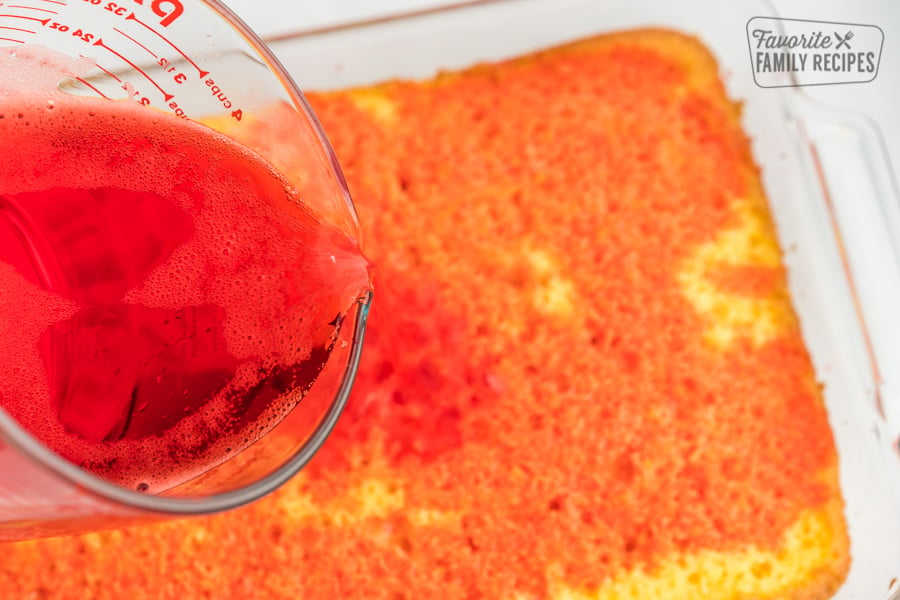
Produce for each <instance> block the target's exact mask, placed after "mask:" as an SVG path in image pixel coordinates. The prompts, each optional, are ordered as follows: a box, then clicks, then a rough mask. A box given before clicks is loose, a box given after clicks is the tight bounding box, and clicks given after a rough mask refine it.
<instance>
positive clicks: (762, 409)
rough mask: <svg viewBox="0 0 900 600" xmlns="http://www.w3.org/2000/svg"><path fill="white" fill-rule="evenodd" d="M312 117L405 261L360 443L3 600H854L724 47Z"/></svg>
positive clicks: (365, 367) (410, 87) (34, 550)
mask: <svg viewBox="0 0 900 600" xmlns="http://www.w3.org/2000/svg"><path fill="white" fill-rule="evenodd" d="M309 96H310V101H311V103H312V104H313V106H314V108H315V110H316V112H317V114H318V115H319V117H320V119H321V120H322V122H323V125H324V127H325V130H326V131H327V132H328V134H329V138H330V139H331V141H332V143H333V144H334V146H335V150H336V154H337V155H338V157H339V159H340V160H341V163H342V166H343V168H344V171H345V174H346V176H347V180H348V184H349V186H350V189H351V193H352V195H353V197H354V200H355V203H356V205H357V207H358V210H359V212H360V217H361V220H362V225H363V233H364V243H365V247H366V248H367V254H368V255H369V257H370V258H371V259H372V261H373V262H374V264H375V265H377V268H378V272H377V282H376V285H377V288H376V299H375V305H374V308H373V311H372V315H371V318H370V324H369V331H368V338H367V342H366V348H365V352H364V358H363V364H362V366H361V370H360V373H359V375H358V378H357V384H356V387H355V389H354V392H353V396H352V398H351V401H350V405H349V407H348V409H347V412H346V414H345V415H344V418H343V419H342V421H341V423H340V424H339V426H338V428H337V430H336V431H335V433H334V435H333V437H332V438H331V440H330V441H329V442H328V443H327V444H326V447H325V448H324V449H323V450H322V451H321V452H320V454H319V455H318V456H317V457H316V458H315V460H314V461H313V462H312V464H311V465H310V466H309V467H308V468H307V469H306V470H305V471H304V472H303V473H302V474H301V475H300V476H298V477H297V478H295V479H294V480H292V481H291V482H289V483H288V484H287V485H286V486H285V487H284V488H283V489H282V490H280V491H278V492H277V493H275V494H274V495H272V496H271V497H269V498H266V499H264V500H262V501H260V502H258V503H256V504H253V505H251V506H249V507H246V508H243V509H240V510H237V511H234V512H232V513H229V514H225V515H219V516H215V517H208V518H201V519H193V520H188V521H179V522H172V523H165V524H161V525H153V526H145V527H141V528H136V529H131V530H126V531H119V532H105V533H94V534H89V535H85V536H81V537H78V538H71V539H57V540H45V541H38V542H27V543H21V544H12V545H7V546H4V548H3V551H4V558H3V560H2V561H0V584H2V586H3V589H4V591H5V594H6V596H8V597H15V598H28V597H35V598H110V599H112V598H125V597H127V598H173V599H174V598H179V599H180V598H204V597H209V598H219V597H223V598H224V597H229V598H392V599H399V598H497V599H508V600H528V599H538V598H553V599H557V600H564V599H566V600H582V599H584V600H586V599H603V600H614V599H615V600H620V599H621V600H624V599H635V598H647V599H649V598H666V599H674V600H679V599H685V600H694V599H703V598H709V599H715V600H729V599H735V600H737V599H749V598H754V599H768V598H772V599H774V598H779V599H782V598H786V599H797V600H799V599H810V600H812V599H825V598H829V597H831V595H832V594H833V593H834V592H835V591H836V590H837V589H838V587H839V585H840V583H841V582H842V580H843V578H844V576H845V575H846V572H847V569H848V567H849V547H848V539H847V534H846V528H845V524H844V519H843V514H842V513H843V502H842V499H841V493H840V489H839V486H838V474H837V454H836V451H835V447H834V443H833V438H832V434H831V431H830V428H829V423H828V418H827V414H826V411H825V408H824V405H823V403H822V399H821V392H820V389H819V385H818V384H817V381H816V378H815V374H814V372H813V369H812V366H811V363H810V360H809V357H808V354H807V351H806V349H805V347H804V344H803V340H802V337H801V334H800V329H799V325H798V323H797V320H796V318H795V316H794V312H793V310H792V308H791V304H790V299H789V296H788V292H787V288H786V282H785V273H784V270H783V267H782V263H781V253H780V250H779V248H778V245H777V241H776V237H775V233H774V229H773V226H772V223H771V219H770V217H769V213H768V208H767V205H766V199H765V197H764V195H763V191H762V188H761V186H760V182H759V174H758V171H757V169H756V167H755V166H754V162H753V158H752V156H751V154H750V147H749V143H748V140H747V138H746V136H745V135H744V133H743V132H742V130H741V127H740V122H739V110H738V108H737V106H736V105H734V104H733V103H732V102H731V101H729V99H728V98H727V97H726V94H725V91H724V89H723V87H722V85H721V83H720V81H719V79H718V73H717V67H716V64H715V62H714V60H713V58H712V57H711V56H710V55H709V53H708V52H707V51H706V50H705V49H704V48H703V47H702V45H701V44H700V43H699V42H697V41H696V40H694V39H692V38H688V37H685V36H683V35H681V34H678V33H675V32H669V31H663V30H641V31H633V32H624V33H620V34H611V35H605V36H599V37H596V38H592V39H589V40H584V41H582V42H577V43H573V44H570V45H567V46H564V47H560V48H556V49H552V50H549V51H545V52H541V53H537V54H533V55H530V56H528V57H524V58H521V59H516V60H511V61H506V62H503V63H498V64H492V65H482V66H478V67H474V68H472V69H469V70H466V71H463V72H458V73H446V74H443V75H441V76H439V77H437V78H436V79H434V80H431V81H427V82H402V81H397V82H390V83H386V84H383V85H379V86H375V87H371V88H366V89H355V90H346V91H340V92H329V93H323V94H310V95H309Z"/></svg>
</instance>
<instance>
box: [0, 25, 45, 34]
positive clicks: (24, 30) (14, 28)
mask: <svg viewBox="0 0 900 600" xmlns="http://www.w3.org/2000/svg"><path fill="white" fill-rule="evenodd" d="M0 29H6V30H7V31H21V32H22V33H36V32H34V31H32V30H30V29H22V28H21V27H4V26H3V25H0Z"/></svg>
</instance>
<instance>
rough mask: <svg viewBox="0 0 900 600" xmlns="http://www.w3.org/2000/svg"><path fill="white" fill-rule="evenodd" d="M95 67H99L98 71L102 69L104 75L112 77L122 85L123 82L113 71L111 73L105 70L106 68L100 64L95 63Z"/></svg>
mask: <svg viewBox="0 0 900 600" xmlns="http://www.w3.org/2000/svg"><path fill="white" fill-rule="evenodd" d="M84 58H86V57H84ZM94 66H95V67H97V68H98V69H100V70H101V71H103V72H104V73H106V74H107V75H109V76H110V77H112V78H113V79H115V80H116V81H118V82H119V83H122V80H121V79H119V78H118V77H117V76H116V74H115V73H113V72H112V71H110V70H108V69H105V68H104V67H103V66H102V65H100V64H96V63H95V64H94Z"/></svg>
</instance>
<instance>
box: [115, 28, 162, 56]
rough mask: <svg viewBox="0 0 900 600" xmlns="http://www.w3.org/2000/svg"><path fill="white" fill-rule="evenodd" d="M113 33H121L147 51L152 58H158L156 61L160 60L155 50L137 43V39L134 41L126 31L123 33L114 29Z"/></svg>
mask: <svg viewBox="0 0 900 600" xmlns="http://www.w3.org/2000/svg"><path fill="white" fill-rule="evenodd" d="M113 31H115V32H117V33H121V34H122V35H124V36H125V37H127V38H128V39H129V40H131V41H132V42H134V43H135V44H137V45H138V46H140V47H141V48H143V49H144V50H146V51H147V52H148V53H149V54H150V56H152V57H153V58H156V59H158V58H159V56H158V55H157V54H156V53H155V52H154V51H153V50H151V49H150V48H148V47H147V46H145V45H143V44H142V43H140V42H139V41H137V40H136V39H134V38H133V37H131V36H130V35H128V34H127V33H125V32H124V31H122V30H121V29H119V28H118V27H113Z"/></svg>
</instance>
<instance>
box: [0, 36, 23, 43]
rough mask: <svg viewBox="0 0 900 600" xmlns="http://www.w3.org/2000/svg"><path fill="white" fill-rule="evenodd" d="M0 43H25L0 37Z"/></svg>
mask: <svg viewBox="0 0 900 600" xmlns="http://www.w3.org/2000/svg"><path fill="white" fill-rule="evenodd" d="M0 42H16V43H17V44H24V43H25V42H23V41H22V40H14V39H12V38H4V37H0Z"/></svg>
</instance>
